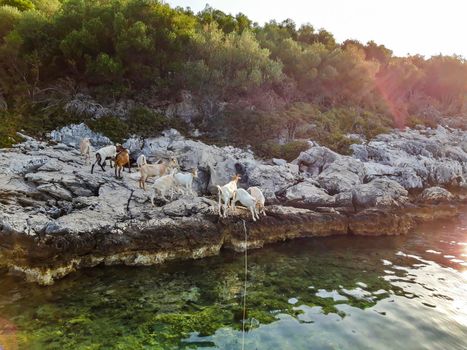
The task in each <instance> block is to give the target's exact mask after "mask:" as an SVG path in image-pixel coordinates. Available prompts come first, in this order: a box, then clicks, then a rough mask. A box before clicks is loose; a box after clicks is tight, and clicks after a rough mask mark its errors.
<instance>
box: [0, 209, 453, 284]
mask: <svg viewBox="0 0 467 350" xmlns="http://www.w3.org/2000/svg"><path fill="white" fill-rule="evenodd" d="M459 210H460V209H459V206H458V205H452V204H445V205H437V206H421V207H420V206H419V207H413V208H410V209H407V210H403V211H402V210H389V211H388V210H382V209H366V210H363V211H360V212H358V213H354V214H351V215H349V214H343V213H340V212H339V211H332V212H316V211H313V210H309V209H300V208H293V207H284V206H280V205H273V206H269V207H267V216H265V217H263V218H261V220H260V221H257V222H253V221H251V217H250V216H249V213H248V212H247V211H246V210H243V209H241V208H240V209H238V210H237V212H236V213H235V216H232V217H231V218H227V219H219V218H218V217H217V216H215V215H213V214H210V215H196V216H191V217H179V218H175V219H162V220H149V221H147V222H131V221H129V222H128V223H126V224H124V225H122V224H116V225H115V227H113V228H110V229H109V230H108V232H104V231H101V230H94V231H89V232H80V233H79V235H75V234H73V233H70V232H66V231H62V232H54V233H52V234H45V233H44V234H39V235H27V234H25V233H24V232H17V231H15V230H13V229H11V228H8V227H6V226H5V225H3V227H2V229H1V231H2V247H1V250H0V261H1V265H2V267H7V268H8V269H9V270H10V271H11V272H13V273H18V274H20V275H23V276H24V277H25V278H26V280H27V281H29V282H36V283H39V284H41V285H50V284H53V283H54V281H55V280H57V279H60V278H62V277H64V276H66V275H67V274H69V273H71V272H73V271H76V270H77V269H79V268H86V267H94V266H97V265H99V264H104V265H117V264H122V265H128V266H149V265H157V264H161V263H164V262H168V261H171V260H187V259H199V258H204V257H209V256H214V255H218V254H219V253H220V250H221V248H228V249H233V250H235V251H239V252H242V251H244V250H245V248H248V249H255V248H262V247H263V246H264V245H266V244H270V243H275V242H282V241H286V240H290V239H294V238H301V237H325V236H331V235H367V236H375V235H401V234H407V233H410V232H411V231H412V230H413V228H414V227H415V226H416V224H417V223H419V222H426V221H429V220H437V219H441V218H449V217H454V216H456V215H458V213H459ZM244 229H246V231H247V237H248V239H247V243H246V244H245V231H244Z"/></svg>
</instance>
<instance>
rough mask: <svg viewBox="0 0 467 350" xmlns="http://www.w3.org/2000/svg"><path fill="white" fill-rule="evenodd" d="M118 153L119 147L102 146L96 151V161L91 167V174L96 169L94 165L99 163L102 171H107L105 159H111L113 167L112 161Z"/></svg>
mask: <svg viewBox="0 0 467 350" xmlns="http://www.w3.org/2000/svg"><path fill="white" fill-rule="evenodd" d="M116 155H117V147H116V146H114V145H110V146H105V147H102V148H101V149H100V150H98V151H97V152H96V161H95V162H94V164H93V165H92V167H91V174H92V173H93V171H94V165H96V163H97V164H99V165H100V167H101V168H102V171H105V168H104V167H105V161H106V160H107V159H110V167H111V168H112V161H113V160H114V159H115V157H116Z"/></svg>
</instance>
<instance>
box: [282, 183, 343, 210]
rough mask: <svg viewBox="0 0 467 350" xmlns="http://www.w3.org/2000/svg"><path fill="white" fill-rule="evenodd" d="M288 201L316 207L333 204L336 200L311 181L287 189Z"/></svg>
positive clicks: (286, 196)
mask: <svg viewBox="0 0 467 350" xmlns="http://www.w3.org/2000/svg"><path fill="white" fill-rule="evenodd" d="M285 199H286V201H287V203H289V204H293V203H297V202H298V203H303V204H307V205H310V206H315V207H323V206H332V205H334V204H335V200H334V198H333V197H332V196H330V195H329V194H327V193H326V191H324V190H323V189H322V188H319V187H316V186H315V185H314V184H313V183H311V182H309V181H304V182H300V183H298V184H296V185H294V186H291V187H289V188H288V189H287V191H286V193H285Z"/></svg>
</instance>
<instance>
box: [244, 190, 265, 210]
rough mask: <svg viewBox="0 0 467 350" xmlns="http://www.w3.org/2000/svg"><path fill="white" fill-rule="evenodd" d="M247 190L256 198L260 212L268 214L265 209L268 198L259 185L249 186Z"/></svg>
mask: <svg viewBox="0 0 467 350" xmlns="http://www.w3.org/2000/svg"><path fill="white" fill-rule="evenodd" d="M247 191H248V192H249V193H250V194H251V196H252V197H253V198H254V199H256V207H257V208H258V213H260V214H263V215H264V216H266V211H265V210H264V202H266V199H265V198H264V194H263V192H261V190H260V189H259V187H255V186H253V187H249V188H248V189H247Z"/></svg>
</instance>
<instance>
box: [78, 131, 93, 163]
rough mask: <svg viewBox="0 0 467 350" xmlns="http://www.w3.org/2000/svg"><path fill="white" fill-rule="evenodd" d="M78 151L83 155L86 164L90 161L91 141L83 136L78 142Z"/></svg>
mask: <svg viewBox="0 0 467 350" xmlns="http://www.w3.org/2000/svg"><path fill="white" fill-rule="evenodd" d="M79 151H80V153H81V156H84V164H85V165H88V164H89V163H90V162H91V141H90V140H89V138H88V137H85V138H84V139H82V140H81V142H80V143H79Z"/></svg>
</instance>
